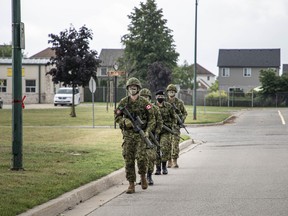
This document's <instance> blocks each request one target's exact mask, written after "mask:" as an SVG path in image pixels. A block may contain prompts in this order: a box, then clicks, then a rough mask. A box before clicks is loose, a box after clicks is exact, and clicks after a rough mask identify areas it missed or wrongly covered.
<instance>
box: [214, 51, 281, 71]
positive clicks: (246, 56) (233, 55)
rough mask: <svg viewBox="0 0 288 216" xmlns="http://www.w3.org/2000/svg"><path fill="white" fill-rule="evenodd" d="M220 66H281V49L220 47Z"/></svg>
mask: <svg viewBox="0 0 288 216" xmlns="http://www.w3.org/2000/svg"><path fill="white" fill-rule="evenodd" d="M217 66H218V67H278V68H279V67H280V49H219V55H218V64H217Z"/></svg>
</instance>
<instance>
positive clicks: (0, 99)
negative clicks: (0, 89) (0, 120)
mask: <svg viewBox="0 0 288 216" xmlns="http://www.w3.org/2000/svg"><path fill="white" fill-rule="evenodd" d="M2 108H3V100H2V98H1V97H0V109H2Z"/></svg>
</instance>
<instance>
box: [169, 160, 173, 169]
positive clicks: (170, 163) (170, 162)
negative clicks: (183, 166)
mask: <svg viewBox="0 0 288 216" xmlns="http://www.w3.org/2000/svg"><path fill="white" fill-rule="evenodd" d="M171 167H172V160H171V159H170V160H168V168H171Z"/></svg>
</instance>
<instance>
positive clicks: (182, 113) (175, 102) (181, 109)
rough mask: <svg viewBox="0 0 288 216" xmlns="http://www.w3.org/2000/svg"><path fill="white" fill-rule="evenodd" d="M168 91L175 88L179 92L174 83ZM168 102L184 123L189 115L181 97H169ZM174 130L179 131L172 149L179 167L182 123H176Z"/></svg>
mask: <svg viewBox="0 0 288 216" xmlns="http://www.w3.org/2000/svg"><path fill="white" fill-rule="evenodd" d="M166 90H167V91H169V90H173V91H175V92H177V89H176V87H175V86H174V85H173V84H170V85H168V87H167V89H166ZM167 102H169V103H170V104H171V105H172V107H173V109H174V110H175V113H176V114H177V115H178V116H179V117H180V118H181V119H182V121H183V123H184V121H185V119H186V117H187V115H188V113H187V111H186V108H185V106H184V102H183V101H182V100H181V99H179V98H176V97H174V98H172V99H171V98H169V97H168V99H167ZM174 131H175V132H177V135H173V139H172V151H171V158H172V159H173V161H174V165H173V166H174V167H178V164H177V158H179V143H180V125H179V124H176V126H175V128H174Z"/></svg>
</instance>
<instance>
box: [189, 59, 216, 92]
mask: <svg viewBox="0 0 288 216" xmlns="http://www.w3.org/2000/svg"><path fill="white" fill-rule="evenodd" d="M192 67H193V68H194V64H193V65H192ZM196 71H197V83H198V90H200V89H201V90H207V89H209V88H210V87H211V85H212V84H213V83H214V82H215V80H216V75H215V74H213V73H211V72H210V71H208V70H207V69H206V68H204V67H202V66H201V65H200V64H198V63H197V68H196Z"/></svg>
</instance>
